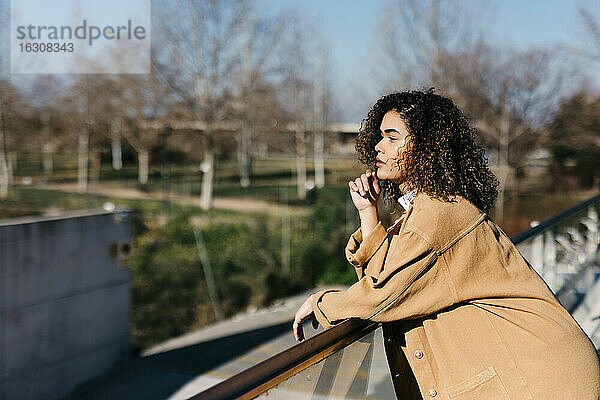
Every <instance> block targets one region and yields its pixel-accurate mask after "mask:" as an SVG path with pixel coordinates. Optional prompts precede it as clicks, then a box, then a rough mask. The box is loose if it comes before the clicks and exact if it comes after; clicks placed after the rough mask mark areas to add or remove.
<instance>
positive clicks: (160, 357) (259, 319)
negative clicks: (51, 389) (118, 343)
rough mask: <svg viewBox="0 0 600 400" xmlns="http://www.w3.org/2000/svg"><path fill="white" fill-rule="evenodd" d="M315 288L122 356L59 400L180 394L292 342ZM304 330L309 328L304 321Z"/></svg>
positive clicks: (178, 397) (174, 398) (173, 399)
mask: <svg viewBox="0 0 600 400" xmlns="http://www.w3.org/2000/svg"><path fill="white" fill-rule="evenodd" d="M317 290H318V289H313V290H310V291H308V292H306V293H302V294H300V295H297V296H293V297H289V298H286V299H283V300H280V301H277V302H275V303H274V304H273V305H272V306H270V307H267V308H264V309H260V310H252V311H249V312H246V313H243V314H239V315H237V316H235V317H234V318H231V319H228V320H225V321H221V322H217V323H215V324H213V325H211V326H207V327H205V328H202V329H199V330H196V331H193V332H190V333H187V334H185V335H182V336H180V337H177V338H174V339H171V340H168V341H166V342H163V343H161V344H159V345H156V346H154V347H152V348H149V349H147V350H145V351H144V352H143V353H142V355H141V356H140V357H136V358H133V359H129V360H125V361H123V362H121V363H120V364H118V365H116V366H115V367H114V368H113V369H111V370H110V371H108V372H107V373H105V374H104V375H102V376H99V377H97V378H96V379H94V380H92V381H90V382H88V383H86V384H84V385H82V386H80V387H79V388H77V389H76V390H75V391H73V392H72V393H71V394H70V395H69V396H67V397H66V398H65V400H67V399H68V400H71V399H80V400H103V399H106V400H125V399H127V400H135V399H144V400H146V399H147V400H154V399H156V400H166V399H168V400H183V399H187V398H189V397H190V396H192V395H194V394H197V393H199V392H201V391H203V390H205V389H207V388H209V387H210V386H213V385H215V384H216V383H218V382H220V381H222V380H224V379H227V378H229V377H230V376H232V375H235V374H237V373H239V372H241V371H243V370H245V369H246V368H248V367H250V366H252V365H254V364H256V363H258V362H260V361H263V360H265V359H267V358H269V357H271V356H273V355H275V354H277V353H279V352H280V351H283V350H285V349H287V348H289V347H291V346H293V345H295V344H296V342H295V340H294V337H293V335H292V330H291V327H292V321H293V318H294V314H295V312H296V310H297V309H298V307H300V305H301V304H302V303H303V302H304V300H306V297H307V296H308V295H310V294H312V293H314V292H316V291H317ZM304 329H305V334H306V336H307V337H311V336H313V335H315V334H316V333H318V332H319V331H320V330H321V329H322V328H321V327H319V328H318V330H316V331H315V330H314V329H313V328H312V326H311V324H305V326H304Z"/></svg>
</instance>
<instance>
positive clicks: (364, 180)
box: [360, 174, 370, 194]
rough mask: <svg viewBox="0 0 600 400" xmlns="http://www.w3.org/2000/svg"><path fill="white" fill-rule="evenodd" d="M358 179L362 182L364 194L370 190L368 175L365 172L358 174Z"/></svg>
mask: <svg viewBox="0 0 600 400" xmlns="http://www.w3.org/2000/svg"><path fill="white" fill-rule="evenodd" d="M360 180H361V182H362V185H363V188H364V191H365V194H367V193H369V192H370V190H369V189H370V187H369V177H368V176H367V174H362V175H361V176H360Z"/></svg>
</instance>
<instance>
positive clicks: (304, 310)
mask: <svg viewBox="0 0 600 400" xmlns="http://www.w3.org/2000/svg"><path fill="white" fill-rule="evenodd" d="M313 296H314V294H312V295H310V296H308V298H307V299H306V301H304V304H302V305H301V306H300V308H299V309H298V311H296V316H295V317H294V325H293V328H292V331H293V332H294V337H295V338H296V340H297V341H298V342H301V341H303V340H304V331H303V330H302V323H303V322H304V321H305V320H306V319H307V318H310V317H312V325H313V328H315V329H317V327H318V326H319V322H317V319H316V318H315V313H314V311H313V308H312V302H313Z"/></svg>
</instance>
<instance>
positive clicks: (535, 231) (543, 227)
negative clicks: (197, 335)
mask: <svg viewBox="0 0 600 400" xmlns="http://www.w3.org/2000/svg"><path fill="white" fill-rule="evenodd" d="M598 204H600V195H597V196H594V197H592V198H590V199H588V200H586V201H584V202H582V203H580V204H577V205H576V206H574V207H571V208H569V209H567V210H565V211H563V212H561V213H559V214H557V215H555V216H553V217H551V218H549V219H547V220H545V221H543V222H541V223H540V224H538V225H537V226H534V227H532V228H529V229H527V230H525V231H523V232H521V233H518V234H516V235H514V236H513V237H512V238H511V240H512V242H513V243H514V244H515V245H521V244H524V243H525V242H527V241H530V240H532V239H534V238H536V237H540V235H541V234H542V233H547V232H549V231H550V230H551V229H552V228H555V227H556V226H558V224H561V223H563V222H565V221H566V220H568V219H570V218H572V217H574V216H576V215H577V214H578V213H580V212H581V211H583V210H586V209H590V207H592V206H597V205H598ZM570 232H571V234H573V235H574V236H577V234H576V233H574V232H573V231H572V230H571V231H570ZM596 232H597V230H596ZM552 238H554V236H552ZM553 240H554V239H553ZM596 250H597V248H596ZM584 264H585V263H584ZM586 265H587V264H586ZM583 270H584V267H582V268H581V269H579V270H578V271H575V272H574V273H573V275H572V277H571V279H572V280H571V281H569V280H567V281H566V282H565V283H564V284H563V285H562V293H563V294H564V293H567V292H568V290H569V289H570V288H572V287H574V286H576V283H573V282H576V280H577V276H581V275H582V274H583V272H582V271H583ZM558 293H559V294H560V293H561V291H560V290H559V291H558ZM599 293H600V291H599ZM559 299H560V297H559ZM563 301H564V300H563ZM380 325H381V324H380V323H375V322H372V321H364V320H358V319H348V320H346V321H343V322H342V323H340V324H338V325H336V326H334V327H332V328H331V329H328V330H326V331H324V332H322V333H320V334H318V335H315V336H314V337H312V338H309V339H307V340H305V341H304V342H301V343H299V344H297V345H295V346H293V347H291V348H289V349H286V350H284V351H282V352H280V353H279V354H276V355H275V356H273V357H271V358H269V359H267V360H265V361H263V362H260V363H258V364H256V365H254V366H252V367H250V368H248V369H247V370H245V371H243V372H241V373H239V374H237V375H234V376H232V377H231V378H229V379H226V380H224V381H222V382H220V383H218V384H217V385H215V386H213V387H211V388H209V389H207V390H205V391H203V392H201V393H199V394H197V395H195V396H193V397H191V398H189V399H188V400H217V399H218V400H225V399H252V398H255V397H257V396H259V395H261V394H263V393H265V392H267V391H268V390H269V389H271V388H274V387H275V386H277V385H279V384H281V383H282V382H284V381H286V380H287V379H289V378H290V377H292V376H294V375H296V374H298V373H300V372H301V371H304V370H306V369H307V368H309V367H311V366H314V365H315V364H317V363H320V362H321V363H322V362H323V361H324V360H326V359H327V358H328V357H330V356H332V355H333V354H334V353H336V352H338V351H339V350H342V349H345V348H346V347H347V346H350V345H352V344H353V343H355V342H357V341H359V339H361V338H364V337H366V336H368V334H369V333H371V332H373V331H375V330H376V329H377V328H379V327H380ZM290 335H291V325H290ZM370 340H371V343H370V346H371V348H372V341H373V339H370ZM371 351H372V350H371ZM353 363H354V364H356V363H360V361H356V360H354V361H353ZM337 366H339V363H338V364H336V367H337ZM321 371H325V369H321ZM354 371H355V372H354V373H355V374H356V375H358V374H360V373H361V371H360V369H355V370H354ZM362 372H364V371H362ZM319 373H321V372H319ZM367 373H368V372H367ZM390 379H391V378H390ZM305 380H307V381H310V380H314V377H311V376H310V374H307V375H306V376H305ZM313 387H315V383H313ZM315 390H316V389H315ZM344 390H350V389H348V388H346V389H344ZM362 390H363V392H364V390H365V389H364V388H363V389H362ZM315 393H316V391H315V392H313V395H312V398H313V399H314V398H328V397H326V396H325V397H323V396H321V397H319V396H315ZM342 393H349V392H348V391H345V392H342ZM333 397H335V396H333ZM337 397H339V398H344V397H348V396H347V395H346V396H344V395H342V396H337ZM274 398H278V397H277V396H274ZM280 398H288V397H287V396H284V397H280ZM290 398H293V397H290ZM301 398H303V397H301ZM357 398H360V397H357Z"/></svg>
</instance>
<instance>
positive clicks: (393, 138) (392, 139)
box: [389, 136, 398, 142]
mask: <svg viewBox="0 0 600 400" xmlns="http://www.w3.org/2000/svg"><path fill="white" fill-rule="evenodd" d="M389 139H390V141H392V142H393V141H395V140H398V139H396V138H395V137H391V136H390V137H389Z"/></svg>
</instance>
